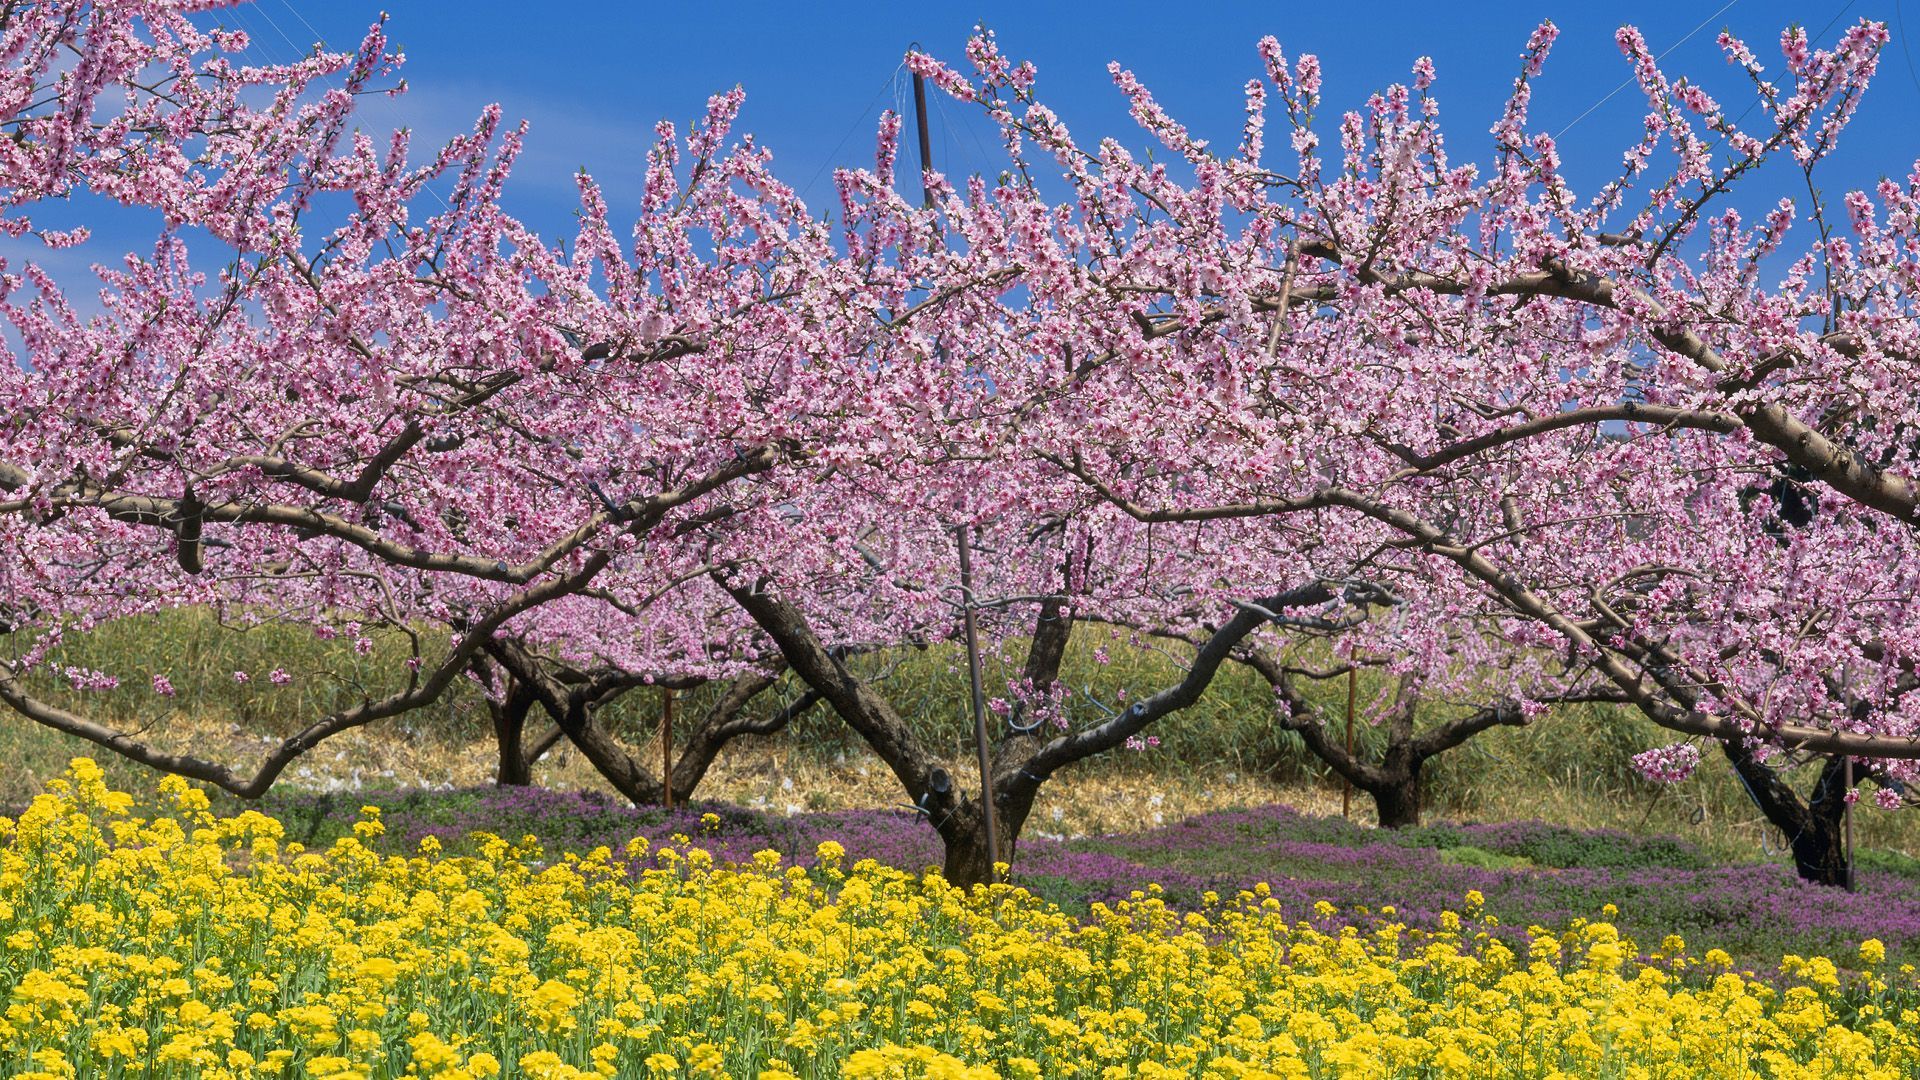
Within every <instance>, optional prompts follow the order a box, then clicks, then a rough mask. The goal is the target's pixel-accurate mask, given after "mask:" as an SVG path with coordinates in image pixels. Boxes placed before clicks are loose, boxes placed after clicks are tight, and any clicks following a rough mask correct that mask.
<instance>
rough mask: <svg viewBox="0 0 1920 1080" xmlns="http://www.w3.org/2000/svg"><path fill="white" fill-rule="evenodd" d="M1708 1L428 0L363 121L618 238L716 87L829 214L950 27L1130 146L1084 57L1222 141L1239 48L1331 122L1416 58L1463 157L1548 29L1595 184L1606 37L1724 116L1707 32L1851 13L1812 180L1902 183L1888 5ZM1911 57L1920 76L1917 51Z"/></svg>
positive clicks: (267, 14) (1234, 95) (1564, 112)
mask: <svg viewBox="0 0 1920 1080" xmlns="http://www.w3.org/2000/svg"><path fill="white" fill-rule="evenodd" d="M1912 4H1913V6H1914V7H1915V9H1916V10H1915V11H1914V12H1911V13H1906V14H1908V15H1909V16H1910V18H1911V20H1912V21H1913V23H1914V26H1915V29H1916V30H1920V0H1912ZM1723 5H1724V0H1706V2H1695V0H1686V2H1668V3H1627V4H1618V5H1597V4H1578V5H1575V4H1561V3H1544V4H1522V3H1474V2H1461V3H1454V4H1432V3H1428V4H1409V3H1384V2H1375V3H1369V4H1359V3H1347V4H1339V3H1336V4H1299V3H1284V4H1283V3H1278V2H1270V3H1246V4H1211V5H1209V4H1189V5H1185V6H1181V5H1167V4H1165V3H1153V4H1147V3H1134V2H1121V0H1109V2H1107V3H1103V4H1099V5H1086V4H1056V3H1048V2H1044V0H1035V2H1031V3H1024V4H1004V3H1001V4H984V5H944V4H939V3H925V4H918V5H914V4H898V3H895V4H848V5H842V6H828V5H810V4H804V3H726V4H716V3H708V4H678V5H666V4H658V3H652V4H648V3H639V4H636V3H607V2H601V0H576V2H574V3H568V4H553V5H540V6H536V5H528V4H525V3H501V2H493V0H466V2H463V3H457V4H456V3H449V2H437V0H436V2H416V3H409V4H401V5H399V6H398V7H397V8H395V9H394V10H393V12H392V18H391V23H390V26H391V28H392V34H393V36H394V39H395V40H396V41H397V42H399V43H400V44H401V45H403V46H404V47H405V49H406V51H407V53H408V64H407V71H406V74H407V78H408V80H409V83H410V85H411V86H412V88H413V89H412V91H411V92H410V93H409V94H408V95H406V96H405V97H403V98H400V99H398V100H397V101H395V102H393V103H392V104H391V105H389V104H387V103H385V102H380V103H376V104H373V105H371V106H370V108H369V113H368V122H369V123H371V124H378V125H380V126H395V125H399V124H406V125H410V126H413V127H415V128H416V129H418V130H419V131H420V132H421V133H422V134H423V135H433V136H440V135H445V134H447V133H450V132H452V131H455V130H459V129H463V128H465V127H466V126H467V125H468V124H469V123H470V122H471V119H472V117H473V115H474V114H475V113H476V112H477V111H478V109H479V108H480V107H481V106H482V105H484V104H486V103H487V102H492V101H498V102H500V103H501V104H502V105H503V106H504V107H505V109H506V113H507V115H508V117H509V118H514V117H524V118H526V119H528V120H529V121H530V122H531V123H532V125H533V129H532V134H531V142H530V147H529V153H528V156H527V158H526V159H525V163H524V164H523V166H522V167H521V169H520V170H519V172H518V175H517V177H516V179H517V183H516V185H515V186H514V188H513V191H512V195H511V197H510V205H512V207H513V209H514V210H515V211H516V212H517V213H520V214H521V215H523V216H525V217H526V218H528V219H529V220H530V221H531V222H532V223H534V224H536V225H537V226H542V227H544V228H546V229H550V230H553V231H555V232H558V231H561V230H564V229H565V228H566V225H567V221H568V218H569V217H570V212H571V209H572V207H573V205H574V202H573V182H572V176H573V173H574V172H575V170H576V169H578V168H580V167H582V166H585V167H586V168H587V169H588V170H589V171H591V172H592V173H594V174H595V176H596V177H597V178H599V179H600V180H601V182H602V183H603V184H604V185H605V186H606V187H607V189H608V191H609V192H610V194H611V195H612V197H613V199H614V201H615V207H614V209H615V219H616V221H618V220H619V219H621V218H624V217H628V216H630V213H628V212H623V211H624V210H629V209H630V208H631V206H632V200H633V199H635V198H637V188H638V184H637V179H638V175H639V172H640V168H641V161H642V156H643V154H644V152H645V148H646V146H647V144H648V142H649V140H650V138H651V128H652V125H653V123H654V121H655V120H656V119H659V118H662V117H664V118H669V119H673V120H676V121H685V120H687V119H689V118H692V117H695V116H698V115H700V114H701V113H702V111H703V108H704V102H705V100H706V97H707V95H708V94H710V93H712V92H715V91H718V90H724V89H727V88H729V87H731V86H733V85H735V84H736V83H737V84H739V85H741V86H743V87H745V89H746V91H747V108H746V113H745V118H744V124H743V126H744V127H746V128H748V129H750V130H752V131H754V132H755V133H756V134H757V136H758V137H759V138H760V139H761V141H762V142H763V143H765V144H766V145H768V146H770V147H771V148H772V149H773V150H774V152H775V161H776V163H777V165H778V167H779V169H780V171H781V173H782V175H784V176H785V177H786V178H787V179H788V181H789V182H791V183H795V184H796V185H800V186H802V188H803V190H804V191H806V192H807V193H808V195H809V201H810V202H812V203H814V204H815V205H816V206H824V205H826V204H827V203H828V201H829V200H830V187H829V181H828V176H827V172H828V170H829V169H830V168H831V167H833V166H836V165H842V164H850V163H852V164H858V163H864V162H867V161H869V160H871V152H872V150H871V148H872V132H873V126H874V122H875V119H876V117H877V115H878V111H879V110H880V109H881V108H884V107H886V106H888V105H890V104H894V103H895V102H896V101H898V100H902V99H903V95H904V94H905V80H904V75H902V74H899V62H900V57H901V54H902V53H903V52H904V50H905V49H906V47H907V45H908V43H909V42H913V41H918V42H920V43H922V44H923V46H924V47H926V48H927V49H928V50H929V51H932V52H934V53H936V54H938V55H941V56H944V57H947V58H949V59H951V60H953V61H956V62H958V61H960V60H961V59H962V58H961V49H962V47H963V45H964V43H965V40H966V36H967V33H968V30H969V29H970V27H971V26H972V25H973V24H974V23H975V22H977V21H980V20H983V19H984V20H985V21H986V22H987V23H988V24H989V25H990V26H992V27H993V28H994V29H995V30H996V32H997V33H998V34H999V36H1000V39H1001V42H1002V44H1003V47H1004V48H1005V49H1006V51H1007V52H1008V53H1009V54H1011V55H1013V56H1015V57H1021V58H1027V59H1031V60H1033V61H1034V62H1035V63H1036V64H1037V65H1038V66H1039V68H1040V73H1041V88H1042V91H1043V94H1044V95H1045V97H1046V98H1047V100H1049V101H1050V103H1051V104H1052V105H1053V106H1054V107H1055V109H1056V110H1057V111H1058V112H1059V113H1061V115H1062V116H1063V117H1064V118H1066V119H1067V121H1068V122H1069V123H1070V124H1071V125H1072V126H1073V128H1074V130H1075V132H1076V133H1077V134H1079V135H1081V136H1082V137H1087V136H1098V135H1105V134H1114V135H1117V136H1119V137H1121V138H1122V139H1125V140H1127V141H1129V142H1130V143H1133V144H1138V143H1139V142H1140V141H1141V140H1140V138H1139V137H1138V134H1137V132H1136V131H1135V129H1134V128H1133V127H1132V124H1131V122H1130V121H1129V120H1128V119H1127V117H1126V115H1125V112H1124V110H1123V108H1122V107H1121V104H1120V99H1119V95H1118V93H1117V92H1116V91H1115V90H1114V89H1113V88H1112V86H1111V84H1110V83H1109V81H1108V79H1107V75H1106V70H1105V68H1106V63H1107V61H1108V60H1113V59H1117V60H1119V61H1120V62H1121V63H1123V64H1125V65H1127V66H1129V67H1131V68H1133V69H1134V70H1135V71H1137V72H1138V73H1139V74H1140V75H1141V77H1142V78H1143V79H1144V80H1145V81H1146V83H1147V84H1148V85H1149V86H1150V87H1152V88H1153V90H1154V91H1155V93H1156V94H1157V95H1158V96H1159V98H1160V99H1161V101H1162V102H1163V103H1164V104H1166V105H1167V106H1168V108H1169V109H1170V110H1171V111H1172V112H1173V113H1174V114H1175V115H1176V116H1178V117H1180V118H1181V119H1182V120H1183V121H1185V122H1186V123H1187V124H1188V125H1189V126H1190V127H1192V128H1194V129H1195V130H1197V131H1199V132H1200V133H1202V134H1205V135H1211V136H1215V137H1217V138H1221V139H1224V140H1228V141H1231V139H1232V138H1233V137H1234V135H1235V133H1236V132H1237V129H1238V124H1239V117H1240V108H1241V92H1240V87H1241V86H1242V84H1243V83H1244V82H1245V81H1246V80H1247V79H1248V78H1249V77H1251V76H1253V75H1255V74H1257V73H1258V71H1259V62H1258V58H1257V56H1256V55H1255V53H1254V50H1253V46H1254V42H1255V41H1256V40H1258V38H1259V37H1260V36H1261V35H1262V34H1267V33H1271V34H1274V35H1276V36H1277V37H1279V38H1280V40H1281V42H1282V44H1283V45H1284V46H1285V47H1286V49H1287V51H1288V52H1289V53H1290V54H1293V53H1298V52H1301V51H1312V52H1317V53H1319V54H1320V56H1321V58H1322V61H1323V63H1324V65H1325V70H1326V73H1327V87H1326V91H1325V106H1324V111H1325V112H1326V113H1329V114H1331V113H1337V112H1338V111H1341V110H1344V109H1346V108H1348V107H1351V106H1353V105H1356V104H1358V103H1359V102H1361V101H1362V100H1364V98H1365V96H1366V94H1367V93H1368V92H1370V91H1372V90H1374V89H1377V88H1380V87H1383V86H1385V85H1386V84H1388V83H1390V82H1393V81H1397V80H1403V79H1404V78H1405V77H1406V73H1407V70H1408V67H1409V66H1410V65H1411V63H1412V62H1413V60H1414V59H1415V58H1416V57H1418V56H1420V55H1421V54H1423V53H1424V54H1430V55H1432V56H1433V57H1434V59H1435V62H1436V64H1437V66H1438V68H1439V72H1440V81H1439V83H1438V84H1437V86H1436V93H1437V94H1439V96H1440V98H1441V103H1442V107H1443V119H1444V120H1445V121H1446V122H1447V126H1448V129H1449V131H1450V132H1451V135H1450V139H1451V145H1452V147H1453V151H1454V153H1455V154H1456V155H1457V156H1463V157H1473V158H1477V159H1484V158H1485V157H1486V153H1485V150H1484V148H1485V146H1486V142H1487V138H1486V136H1485V131H1486V129H1487V127H1488V125H1489V124H1490V123H1491V122H1492V120H1493V119H1494V117H1495V115H1496V114H1497V111H1498V108H1499V106H1500V103H1501V102H1502V100H1504V97H1505V94H1506V92H1507V89H1508V87H1509V85H1510V83H1511V80H1512V78H1513V75H1514V72H1515V70H1516V67H1517V56H1518V54H1519V51H1520V49H1521V47H1522V45H1523V44H1524V42H1525V40H1526V37H1527V35H1528V33H1529V31H1530V30H1531V29H1532V27H1533V26H1534V25H1535V24H1536V23H1537V22H1538V21H1539V20H1540V19H1541V18H1543V17H1550V18H1552V19H1553V20H1554V21H1555V22H1556V23H1557V24H1558V25H1559V26H1560V28H1561V32H1562V33H1561V37H1560V41H1559V43H1558V45H1557V46H1556V47H1555V50H1554V55H1553V58H1552V60H1551V61H1550V62H1549V65H1548V68H1547V71H1546V74H1545V77H1544V78H1543V80H1542V81H1541V82H1540V83H1539V84H1538V90H1537V96H1536V105H1535V112H1534V116H1535V119H1536V125H1537V126H1539V127H1544V128H1545V129H1547V130H1550V131H1555V132H1558V131H1561V130H1562V129H1563V128H1564V127H1566V126H1567V125H1568V124H1573V126H1572V127H1571V129H1570V130H1567V132H1566V134H1565V136H1564V137H1563V139H1562V143H1563V152H1564V153H1565V154H1566V156H1567V158H1568V160H1569V162H1570V165H1571V166H1572V171H1573V173H1574V175H1575V177H1576V179H1579V180H1582V181H1583V183H1582V186H1583V187H1586V186H1590V185H1591V184H1592V183H1593V182H1596V181H1598V180H1600V179H1604V178H1605V177H1606V176H1608V175H1611V172H1610V170H1611V169H1612V168H1613V166H1614V164H1615V163H1616V162H1617V161H1618V158H1619V153H1620V151H1621V150H1622V149H1623V148H1624V147H1625V146H1626V145H1627V144H1628V143H1629V142H1630V141H1631V140H1632V139H1634V138H1635V137H1637V135H1638V129H1639V121H1640V116H1641V114H1642V113H1643V111H1644V105H1643V101H1642V99H1641V98H1640V96H1639V94H1638V89H1637V87H1633V86H1629V87H1626V88H1625V89H1621V90H1619V91H1618V92H1617V93H1613V92H1614V91H1615V88H1617V87H1619V86H1620V83H1621V81H1622V80H1623V79H1625V78H1626V76H1627V74H1628V71H1627V67H1626V64H1625V61H1624V60H1623V59H1622V58H1621V57H1620V55H1619V53H1618V51H1617V50H1616V49H1615V47H1614V45H1613V41H1612V34H1613V30H1614V29H1615V27H1616V26H1618V25H1619V24H1620V23H1622V22H1632V23H1634V24H1636V25H1638V26H1639V27H1640V28H1641V29H1642V30H1643V31H1644V32H1645V33H1646V35H1647V37H1648V40H1649V41H1650V42H1651V43H1652V45H1653V47H1654V48H1655V49H1656V50H1666V49H1668V48H1672V49H1673V51H1672V53H1671V55H1669V56H1668V57H1667V59H1666V61H1665V64H1666V65H1667V66H1668V68H1669V69H1670V70H1671V71H1673V72H1682V71H1687V72H1694V73H1696V74H1699V75H1701V76H1703V77H1706V78H1707V79H1709V80H1710V81H1709V85H1710V86H1717V88H1719V89H1723V90H1727V91H1730V94H1729V95H1728V96H1727V97H1726V98H1725V99H1724V100H1733V101H1737V102H1738V103H1739V106H1738V107H1744V104H1745V102H1746V101H1747V100H1748V99H1747V98H1746V97H1744V96H1738V97H1735V96H1734V95H1737V94H1739V92H1740V90H1741V85H1740V83H1739V82H1738V81H1737V77H1736V76H1735V74H1734V73H1733V72H1732V71H1731V70H1730V69H1729V68H1728V67H1727V65H1726V64H1725V63H1724V62H1723V61H1722V58H1721V56H1720V53H1719V50H1718V49H1717V48H1716V47H1715V45H1714V43H1713V39H1714V37H1715V35H1716V33H1717V32H1718V30H1719V29H1721V28H1722V27H1730V28H1731V29H1733V30H1734V32H1735V33H1738V34H1741V35H1743V36H1745V37H1747V39H1748V40H1749V42H1750V43H1751V44H1752V45H1753V46H1754V50H1755V52H1756V53H1758V54H1759V55H1760V56H1761V58H1762V59H1763V60H1770V59H1771V60H1777V57H1778V52H1777V46H1776V44H1775V42H1776V39H1777V35H1778V33H1779V31H1780V29H1781V28H1782V27H1783V26H1785V25H1788V24H1791V23H1799V24H1802V25H1805V26H1806V27H1807V28H1808V29H1809V31H1811V32H1817V31H1820V30H1821V29H1822V28H1828V27H1830V28H1828V29H1827V30H1826V33H1825V35H1824V37H1823V39H1822V43H1823V44H1824V43H1828V42H1831V41H1832V40H1833V39H1834V38H1835V37H1836V36H1837V35H1838V34H1839V33H1840V32H1841V31H1842V29H1844V27H1845V26H1847V25H1848V24H1850V23H1852V22H1853V21H1854V20H1856V19H1858V18H1860V17H1862V16H1867V17H1871V18H1876V19H1881V20H1884V21H1886V22H1887V23H1888V25H1889V27H1890V28H1891V29H1892V32H1893V34H1894V41H1893V43H1892V45H1891V46H1890V47H1889V49H1888V51H1887V53H1886V54H1885V56H1884V58H1883V61H1882V65H1881V74H1880V76H1879V78H1878V80H1877V81H1876V84H1875V89H1874V91H1873V93H1872V94H1871V95H1870V97H1869V99H1868V101H1867V103H1866V105H1865V106H1864V107H1863V109H1862V111H1861V115H1860V118H1859V119H1858V121H1856V123H1855V126H1854V128H1853V129H1852V130H1851V131H1850V133H1849V138H1848V140H1847V141H1846V143H1845V144H1844V145H1843V153H1842V154H1841V156H1840V157H1839V158H1837V159H1836V160H1835V162H1834V163H1833V168H1832V170H1831V173H1830V175H1829V177H1828V183H1829V184H1831V185H1834V186H1836V187H1839V186H1858V185H1861V184H1868V183H1871V182H1873V180H1875V179H1876V178H1878V177H1879V176H1881V175H1887V174H1891V175H1902V176H1903V175H1905V174H1906V172H1907V171H1908V170H1909V169H1910V168H1911V166H1912V164H1913V161H1914V159H1915V158H1916V157H1920V125H1917V124H1915V123H1914V120H1915V119H1916V118H1920V80H1916V78H1915V76H1914V74H1913V68H1912V67H1911V66H1910V61H1909V56H1908V43H1907V41H1906V40H1905V38H1904V36H1903V34H1902V29H1903V28H1902V27H1901V25H1900V18H1899V16H1900V14H1901V13H1900V12H1899V11H1898V10H1897V8H1896V5H1895V3H1894V0H1854V2H1852V3H1851V4H1849V3H1848V2H1847V0H1819V2H1802V3H1791V2H1779V0H1736V2H1734V3H1733V4H1731V5H1725V6H1723ZM380 10H381V5H380V4H379V3H377V2H375V0H325V2H324V3H323V2H321V0H258V2H256V3H254V4H253V5H251V6H249V7H244V8H240V9H236V10H235V11H234V12H231V13H227V14H224V15H222V16H221V17H222V18H223V19H227V20H229V21H233V22H238V23H239V24H241V25H243V26H246V27H248V28H249V29H251V30H252V31H253V32H254V38H255V43H256V44H255V48H257V49H260V50H262V52H263V55H265V56H268V57H273V58H285V57H287V56H289V55H291V54H292V53H293V52H294V51H295V47H296V46H298V47H299V48H301V49H304V48H305V46H306V45H307V44H308V43H310V42H311V41H312V40H314V39H315V37H316V36H318V37H321V38H323V39H324V40H326V41H327V42H328V44H330V45H332V46H335V47H339V48H346V47H349V46H351V45H352V44H353V43H354V42H355V41H357V40H358V37H359V34H360V33H361V31H362V30H363V29H364V28H365V26H366V25H367V24H368V23H369V22H371V21H372V19H373V18H374V17H375V16H376V14H377V13H378V12H379V11H380ZM1843 12H1844V15H1842V13H1843ZM1836 16H1841V17H1840V18H1839V20H1838V21H1837V22H1836V21H1835V18H1836ZM1689 35H1691V36H1690V37H1689ZM1913 62H1916V63H1920V53H1916V55H1915V56H1914V57H1913ZM1609 93H1613V96H1612V97H1611V98H1608V96H1607V95H1608V94H1609ZM1596 105H1597V106H1598V107H1596ZM1589 110H1591V111H1589ZM1576 118H1577V123H1576V122H1575V121H1576ZM1327 119H1329V120H1330V119H1331V117H1330V116H1329V117H1328V118H1327ZM933 126H934V133H935V134H934V141H935V159H936V161H935V164H936V166H937V167H941V168H944V169H947V170H956V169H957V170H958V171H961V172H969V171H974V170H975V169H978V168H979V167H981V165H982V163H984V162H986V161H987V160H988V156H989V155H990V154H991V153H992V152H993V149H994V143H993V140H992V139H991V137H990V135H989V133H988V131H987V129H986V127H985V125H984V124H983V123H982V121H981V120H980V118H978V117H976V116H974V115H972V114H971V113H969V112H968V111H967V110H965V109H962V108H959V107H957V106H956V104H955V103H952V102H945V103H944V104H943V105H942V106H940V107H939V108H938V109H937V110H936V112H935V115H934V118H933ZM994 162H995V164H994V166H993V167H994V170H995V171H998V164H997V162H998V159H997V158H996V159H994ZM1777 194H1779V192H1778V191H1774V192H1771V193H1770V196H1771V197H1769V198H1768V199H1766V200H1765V201H1767V202H1771V201H1772V197H1777ZM623 202H624V204H625V205H624V207H623V205H622V203H623Z"/></svg>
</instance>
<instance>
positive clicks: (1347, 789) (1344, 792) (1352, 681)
mask: <svg viewBox="0 0 1920 1080" xmlns="http://www.w3.org/2000/svg"><path fill="white" fill-rule="evenodd" d="M1359 685H1360V669H1359V668H1358V667H1356V666H1355V664H1354V663H1353V662H1352V661H1349V662H1348V664H1347V764H1348V765H1349V766H1351V765H1352V764H1353V698H1354V694H1355V693H1356V692H1357V691H1358V690H1359ZM1340 816H1341V817H1343V818H1345V817H1352V816H1353V778H1352V777H1350V776H1348V775H1346V774H1345V773H1342V774H1340Z"/></svg>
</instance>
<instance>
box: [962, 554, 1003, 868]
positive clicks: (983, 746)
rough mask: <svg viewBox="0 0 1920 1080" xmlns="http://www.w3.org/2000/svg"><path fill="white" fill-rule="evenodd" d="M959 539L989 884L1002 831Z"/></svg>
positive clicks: (969, 578) (966, 561)
mask: <svg viewBox="0 0 1920 1080" xmlns="http://www.w3.org/2000/svg"><path fill="white" fill-rule="evenodd" d="M957 531H958V533H959V537H960V602H961V604H962V607H961V612H962V613H963V616H964V619H965V622H966V628H967V681H968V682H969V683H970V684H971V685H972V689H973V744H974V749H975V750H977V751H978V752H979V755H980V811H981V813H983V814H985V815H986V819H987V883H988V884H992V883H993V882H994V881H995V880H996V879H997V878H998V877H999V876H1000V875H999V873H998V872H997V870H996V867H995V864H996V863H998V862H999V861H1000V827H999V822H998V821H996V820H995V819H996V817H997V815H996V814H995V813H994V807H993V761H992V760H991V756H990V755H989V754H988V752H987V699H986V695H985V694H984V693H983V692H982V691H981V689H980V632H979V628H978V627H977V626H976V625H975V624H974V619H973V548H972V546H971V545H970V544H968V542H967V526H965V525H962V526H960V528H959V529H958V530H957Z"/></svg>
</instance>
